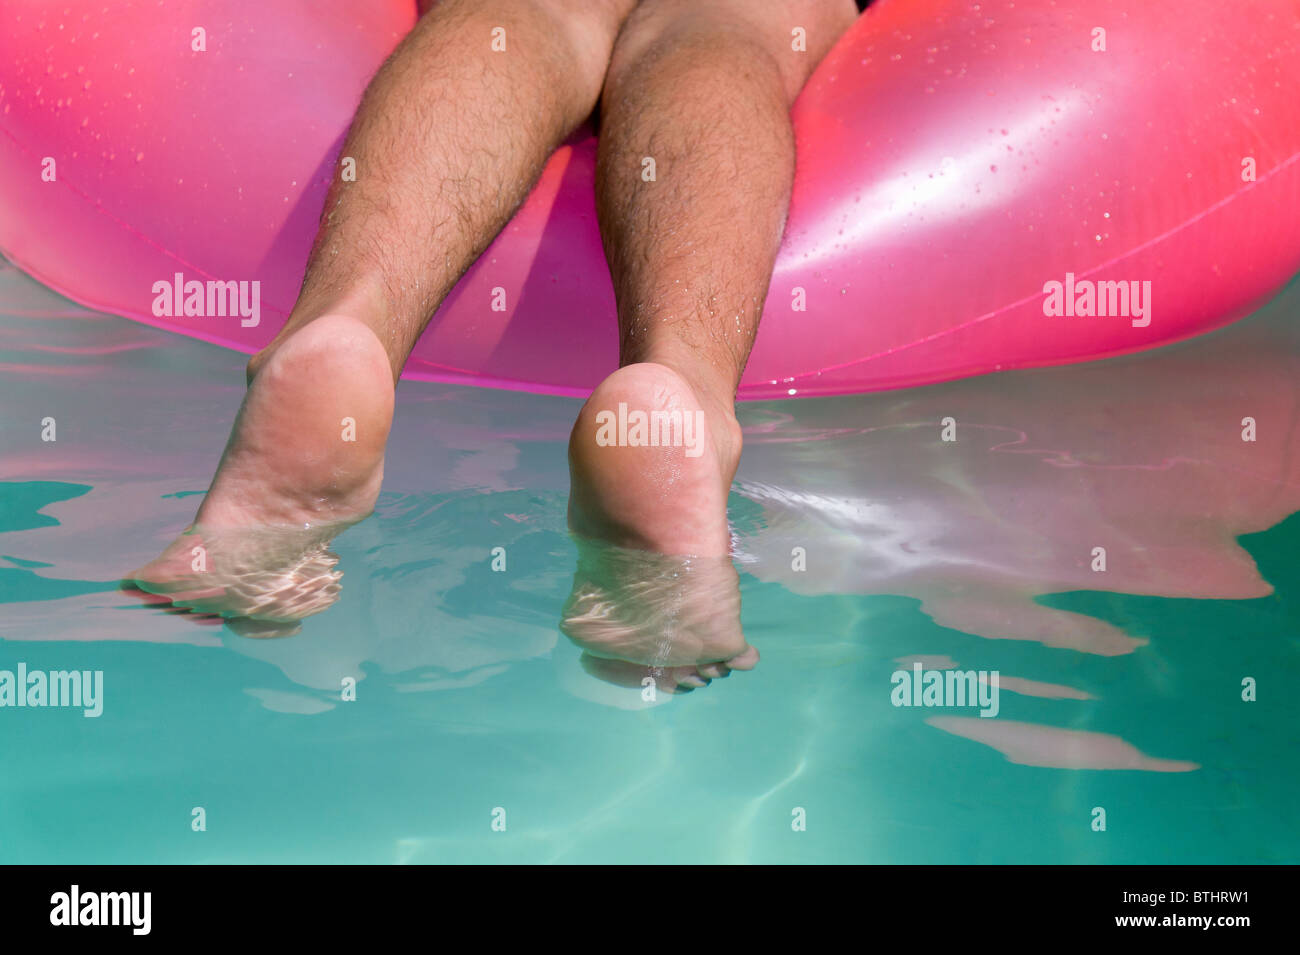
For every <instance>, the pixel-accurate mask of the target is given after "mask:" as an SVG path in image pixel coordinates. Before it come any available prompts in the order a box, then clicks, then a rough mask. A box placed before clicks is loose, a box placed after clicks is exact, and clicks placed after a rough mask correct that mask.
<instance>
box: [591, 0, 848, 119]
mask: <svg viewBox="0 0 1300 955" xmlns="http://www.w3.org/2000/svg"><path fill="white" fill-rule="evenodd" d="M857 12H858V11H857V6H856V4H855V3H854V0H764V2H761V3H759V2H755V0H711V2H709V3H701V2H699V0H641V2H640V3H639V5H638V6H637V8H636V10H635V11H633V13H632V14H631V15H630V16H629V17H627V19H626V21H625V22H624V24H623V29H622V31H621V32H620V33H619V35H618V40H617V43H616V44H615V47H614V53H613V57H612V61H611V64H610V72H611V77H612V76H613V75H615V74H617V73H626V72H628V71H629V70H634V69H636V67H637V66H638V65H643V64H644V63H645V62H646V61H647V59H658V58H661V57H663V56H666V55H670V54H672V53H673V51H674V50H678V51H680V52H681V53H682V55H683V57H684V58H687V59H689V57H690V56H691V55H692V53H695V54H700V55H703V56H705V57H709V54H710V53H713V54H715V55H714V56H713V57H711V60H712V66H711V68H713V69H716V70H725V69H726V68H727V62H728V61H729V60H732V59H734V57H732V56H731V55H730V54H735V55H736V56H737V57H740V58H742V59H748V60H749V61H750V64H751V65H752V66H756V67H758V68H764V67H766V68H771V69H774V70H776V71H778V73H779V75H780V78H781V81H782V84H783V86H784V88H785V92H786V96H787V98H788V99H790V100H793V99H794V97H795V96H796V95H797V94H798V92H799V90H800V89H802V87H803V84H804V82H805V80H807V78H808V75H809V74H810V73H811V72H812V70H813V68H814V67H815V66H816V64H817V63H818V62H820V61H821V58H822V57H823V56H824V55H825V54H826V52H827V51H828V50H829V49H830V48H831V46H832V45H834V43H835V41H836V40H838V39H839V37H840V36H841V35H842V34H843V33H844V31H845V30H846V29H848V27H849V26H850V25H851V24H852V23H853V21H854V19H855V18H856V16H857Z"/></svg>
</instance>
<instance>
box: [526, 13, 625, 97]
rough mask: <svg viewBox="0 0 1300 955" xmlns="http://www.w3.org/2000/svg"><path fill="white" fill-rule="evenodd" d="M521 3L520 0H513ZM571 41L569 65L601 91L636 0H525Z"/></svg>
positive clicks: (597, 90)
mask: <svg viewBox="0 0 1300 955" xmlns="http://www.w3.org/2000/svg"><path fill="white" fill-rule="evenodd" d="M512 2H518V0H512ZM526 2H527V3H529V4H530V5H532V7H533V8H534V9H535V10H537V11H538V12H539V13H540V14H542V15H543V16H544V17H545V18H546V19H547V20H548V21H549V22H550V23H551V24H552V25H553V26H554V28H555V30H556V31H557V33H559V34H560V35H562V36H563V37H565V39H566V40H567V41H568V45H569V49H570V51H571V55H572V57H573V62H572V63H571V64H570V65H571V67H572V69H573V70H574V71H575V73H576V74H577V75H579V76H581V77H583V78H584V85H587V86H592V87H593V88H594V91H595V92H596V93H599V91H600V88H601V86H602V85H603V83H604V80H605V71H606V69H607V68H608V66H609V60H610V56H611V55H612V54H613V50H614V40H615V38H616V37H617V36H618V33H619V30H620V29H621V28H622V26H623V22H624V21H625V20H626V19H627V16H628V14H629V13H631V12H632V8H633V7H635V6H636V3H637V0H526Z"/></svg>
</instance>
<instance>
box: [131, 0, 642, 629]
mask: <svg viewBox="0 0 1300 955" xmlns="http://www.w3.org/2000/svg"><path fill="white" fill-rule="evenodd" d="M632 6H633V0H442V2H441V3H439V4H438V5H437V6H436V7H434V9H433V10H432V12H430V13H429V14H428V15H427V16H426V17H424V18H423V19H422V20H421V21H420V23H419V24H418V25H417V26H416V28H415V29H414V30H413V31H412V32H411V34H410V35H409V36H408V37H407V38H406V39H405V40H404V41H403V42H402V44H401V45H400V46H399V47H398V48H397V51H396V52H395V53H394V54H393V56H392V57H391V58H390V59H389V61H388V62H387V64H385V66H384V68H383V69H382V70H380V72H379V73H378V75H377V76H376V77H375V79H374V80H373V82H372V83H371V84H370V88H369V89H368V90H367V91H366V95H365V98H364V100H363V101H362V104H361V107H360V109H359V111H358V113H357V117H356V120H355V121H354V123H353V126H352V129H351V131H350V132H349V134H348V138H347V141H346V143H345V145H344V149H343V155H345V156H349V157H351V158H352V159H354V160H355V162H356V170H357V176H356V181H355V182H348V183H344V182H339V181H336V183H335V185H334V188H333V189H332V191H331V192H330V195H329V198H328V200H327V203H326V209H325V214H324V216H323V219H322V224H321V230H320V233H319V235H318V236H317V240H316V245H315V248H314V249H313V251H312V256H311V260H310V263H309V265H308V269H307V275H306V278H305V279H304V281H303V288H302V292H301V294H300V296H299V298H298V302H297V304H296V305H295V306H294V309H293V313H292V314H291V315H290V317H289V320H288V322H287V323H286V324H285V327H284V328H283V329H282V330H281V332H280V334H279V335H277V336H276V338H275V340H274V341H273V342H272V343H271V344H270V345H269V346H268V347H267V348H266V349H264V350H263V351H262V352H260V353H259V354H257V355H255V356H254V357H253V359H252V360H251V361H250V362H249V368H248V370H249V381H250V385H249V391H248V395H247V396H246V397H245V399H244V405H243V408H242V409H241V410H240V414H239V418H238V420H237V421H236V423H235V427H234V431H233V433H232V434H231V437H230V441H229V443H228V444H227V446H226V451H225V454H224V456H223V457H222V460H221V465H220V467H219V468H218V470H217V474H216V476H215V477H214V478H213V481H212V487H211V489H210V490H209V492H208V494H207V496H206V498H205V499H204V501H203V504H202V505H201V506H200V508H199V512H198V516H197V517H196V518H195V527H194V528H193V529H192V532H191V533H187V534H186V535H183V536H182V537H181V538H179V539H178V540H177V541H176V542H175V543H174V544H173V545H172V546H171V547H169V548H168V549H167V550H166V551H165V552H164V553H163V555H162V556H161V557H159V558H158V559H157V560H155V561H154V562H152V563H151V564H149V565H147V566H146V567H144V568H142V569H141V570H139V571H136V572H135V574H134V575H133V576H134V577H135V578H136V580H137V583H139V585H140V586H142V587H143V588H145V589H147V590H150V591H153V592H156V593H162V594H165V595H168V596H171V597H173V598H174V599H175V600H176V602H178V603H181V604H189V603H191V602H193V601H196V600H201V601H202V602H201V604H198V606H200V607H202V608H203V609H205V610H208V611H211V612H218V613H225V614H230V615H240V614H254V615H257V616H259V617H265V618H268V619H284V620H292V619H295V618H297V617H301V616H304V615H305V614H306V613H312V612H316V611H318V610H321V609H323V608H324V607H325V606H328V604H329V603H330V602H331V601H332V600H333V599H334V593H335V592H336V591H337V584H336V579H337V576H338V575H337V573H336V572H335V571H333V569H332V568H333V561H332V560H330V559H327V558H325V557H322V554H324V552H325V544H326V542H327V540H328V538H329V537H330V536H332V535H333V534H334V533H336V532H337V531H338V530H340V529H341V528H342V527H345V526H347V525H348V524H350V523H354V522H356V521H358V520H360V519H361V518H363V517H365V516H366V515H367V514H369V513H370V511H371V509H372V507H373V506H374V502H375V499H376V497H377V495H378V493H379V486H380V482H381V479H382V476H383V459H384V445H385V442H386V441H387V437H388V428H389V424H390V422H391V419H392V412H393V385H394V382H395V381H396V379H397V376H398V375H399V374H400V372H401V368H402V365H403V364H404V363H405V362H406V359H407V356H408V355H409V354H410V351H411V348H412V347H413V346H414V344H415V342H416V340H417V339H418V338H419V335H420V333H421V331H422V330H423V328H424V325H425V324H426V323H427V321H428V319H429V318H430V316H431V315H432V314H433V312H434V310H435V309H436V308H437V306H438V305H439V304H440V303H441V301H442V299H443V298H444V297H445V296H446V294H447V293H448V292H449V291H450V290H451V288H452V286H453V285H454V284H455V283H456V281H457V279H458V278H459V277H460V275H461V274H462V273H463V272H464V271H465V269H467V268H468V267H469V266H470V265H471V264H472V263H473V261H474V259H475V258H476V257H477V256H478V255H479V254H480V253H481V252H482V251H483V249H484V248H486V246H487V245H488V243H489V242H490V241H491V239H492V237H493V236H494V235H495V234H496V233H497V232H498V231H499V230H500V229H501V228H502V227H503V226H504V225H505V224H506V222H507V221H508V220H509V218H510V216H511V214H512V213H513V212H514V210H515V208H516V207H517V206H518V205H519V204H520V203H521V202H522V201H523V200H524V198H525V197H526V195H527V194H528V190H529V189H530V188H531V186H532V184H533V182H534V181H535V180H536V178H537V176H538V175H539V174H540V172H541V169H542V166H543V164H544V163H545V161H546V159H547V157H548V156H549V155H550V153H551V152H552V150H553V149H554V148H555V146H556V145H557V144H558V143H559V142H560V141H561V140H562V139H563V138H564V137H565V136H566V135H567V134H568V133H569V132H570V131H571V130H572V129H573V128H574V127H575V126H577V125H578V124H579V123H580V122H582V120H584V119H585V118H586V117H587V116H588V115H589V114H590V112H591V111H592V109H593V107H594V106H595V103H596V100H597V98H598V96H599V94H600V89H601V84H602V82H603V80H604V76H605V71H606V67H607V66H608V62H609V57H610V51H611V49H612V47H613V42H614V37H615V36H616V35H617V32H618V28H619V26H620V24H621V23H622V21H623V19H624V18H625V17H626V15H627V13H628V12H629V11H630V10H631V8H632ZM499 26H500V27H504V28H505V29H506V31H507V36H509V37H511V38H512V40H513V42H510V44H509V46H508V52H506V53H496V52H493V51H492V49H491V39H492V30H493V28H494V27H499ZM254 528H256V529H257V530H256V531H253V530H252V529H254ZM245 530H248V531H249V533H247V534H245V533H244V532H245ZM196 547H202V548H203V551H202V552H196V551H195V548H196Z"/></svg>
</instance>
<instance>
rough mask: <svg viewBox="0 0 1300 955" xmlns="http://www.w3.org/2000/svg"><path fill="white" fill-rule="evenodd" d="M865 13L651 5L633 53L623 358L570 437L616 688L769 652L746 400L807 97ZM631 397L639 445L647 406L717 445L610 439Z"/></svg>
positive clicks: (620, 179)
mask: <svg viewBox="0 0 1300 955" xmlns="http://www.w3.org/2000/svg"><path fill="white" fill-rule="evenodd" d="M856 15H857V10H856V8H855V5H854V3H853V0H764V2H762V3H758V2H754V0H713V2H710V3H697V2H694V0H643V2H642V4H641V5H640V6H639V7H638V8H637V10H636V12H634V13H633V14H632V16H631V17H630V18H629V19H628V21H627V23H626V24H625V25H624V28H623V32H622V33H621V34H620V35H619V39H618V42H617V44H616V45H615V49H614V58H613V60H612V61H611V63H610V70H609V74H608V76H607V77H606V82H605V91H604V94H603V98H602V101H601V103H602V114H603V115H602V124H601V130H600V154H599V160H598V168H597V186H596V187H597V198H598V208H599V211H600V222H601V232H602V235H603V237H604V242H605V254H606V257H607V258H608V259H609V264H610V269H611V271H612V273H613V278H614V290H615V293H616V296H617V300H618V320H619V336H620V365H621V366H622V367H620V368H619V370H618V371H616V372H614V373H613V374H612V375H610V376H609V377H608V378H607V379H605V381H604V382H603V383H601V384H600V385H599V386H598V387H597V388H596V390H595V392H593V394H592V396H591V398H590V399H589V400H588V402H587V404H586V405H585V406H584V407H583V409H582V411H581V413H580V414H579V416H578V421H577V423H576V424H575V425H574V430H573V435H572V437H571V439H570V443H569V463H570V471H571V475H572V493H571V494H570V497H569V518H570V523H571V525H572V527H573V529H574V530H575V531H576V532H577V533H578V534H579V535H580V536H582V537H586V538H590V539H592V541H590V542H587V543H585V544H583V545H582V547H580V552H581V553H583V554H584V556H583V557H581V558H580V560H579V565H578V572H577V573H576V574H575V577H574V588H573V596H572V597H571V598H570V601H569V605H568V607H566V616H565V620H564V623H563V625H562V626H563V629H564V632H565V633H566V634H568V635H569V636H570V638H572V639H573V640H574V642H575V643H577V644H578V645H579V646H580V647H582V648H583V649H584V650H585V651H586V654H585V655H584V658H583V659H584V662H585V663H586V664H587V665H588V669H589V670H590V671H591V672H593V673H596V674H597V675H599V676H602V677H603V678H605V679H608V680H611V681H613V682H620V683H626V684H628V685H630V686H638V685H640V686H644V685H645V682H644V681H645V680H646V678H647V677H648V678H649V679H650V680H652V681H653V684H654V685H655V686H657V687H658V688H659V689H660V690H665V691H667V692H676V691H678V690H679V689H690V688H692V687H699V686H703V685H705V684H706V683H707V682H708V681H710V680H712V679H714V678H716V677H720V676H726V675H727V674H728V673H730V671H731V670H735V669H751V668H752V667H753V666H754V665H755V664H756V663H757V662H758V652H757V650H755V649H754V648H753V647H751V646H749V645H748V643H746V641H745V637H744V634H743V633H742V630H741V626H740V599H739V598H740V592H739V579H738V577H737V574H736V570H735V567H734V566H733V565H732V563H731V561H730V558H729V550H730V535H729V533H728V527H727V494H728V492H729V490H730V487H731V480H732V478H733V477H734V476H735V472H736V465H737V463H738V461H739V458H740V444H741V437H740V427H739V425H738V424H737V423H736V417H735V410H734V400H735V395H736V387H737V385H738V384H739V382H740V375H741V372H742V371H743V370H744V367H745V361H746V359H747V358H748V357H749V349H750V346H751V345H752V344H753V342H754V335H755V333H756V332H757V329H758V320H759V316H760V315H761V314H762V311H763V300H764V298H765V297H766V295H767V287H768V283H769V281H770V280H771V275H772V265H773V262H774V260H775V258H776V252H777V246H778V245H779V243H780V239H781V231H782V227H783V225H784V223H785V215H786V208H787V204H788V200H789V194H790V184H791V180H792V178H793V174H794V137H793V134H792V131H791V128H790V119H789V109H790V105H791V103H792V102H793V100H794V97H795V96H796V95H797V94H798V92H799V90H800V89H801V88H802V86H803V84H804V81H805V80H806V79H807V78H808V75H809V74H810V73H811V72H812V70H813V68H814V67H815V66H816V65H817V62H818V61H819V60H820V59H821V57H822V56H823V55H824V54H825V53H826V51H827V50H829V49H830V47H831V46H832V45H833V44H834V42H835V41H836V40H837V39H838V38H839V37H840V35H841V34H842V33H843V32H844V30H845V29H847V28H848V26H849V25H850V24H851V23H852V22H853V20H854V18H855V16H856ZM797 27H802V28H803V31H804V33H805V35H806V38H807V49H806V51H799V50H796V49H794V44H793V42H792V41H793V39H794V31H795V28H797ZM650 161H653V180H652V181H650V176H649V170H650V168H651V167H650ZM620 405H622V406H624V411H625V412H626V420H627V422H628V425H629V427H628V432H627V435H628V440H627V443H628V444H629V445H630V444H632V443H633V430H632V423H633V419H632V417H631V416H632V415H633V414H634V413H636V412H643V413H646V414H647V416H649V415H650V414H652V413H654V412H668V413H670V415H671V413H672V412H678V413H680V414H681V415H682V417H681V418H678V419H676V421H677V422H681V423H682V424H683V425H684V424H685V422H686V421H687V420H688V418H689V419H690V420H692V421H694V420H697V419H702V421H703V424H704V426H703V435H702V437H703V440H702V441H700V442H698V443H697V442H696V441H695V440H694V439H695V438H697V437H699V436H698V435H696V434H695V432H694V431H693V430H692V431H690V432H687V431H686V430H685V429H684V428H683V429H682V430H681V431H679V432H678V435H679V436H680V437H681V438H682V442H681V444H682V446H680V447H671V446H669V447H664V446H662V444H663V439H664V438H665V436H667V437H669V438H671V437H672V435H671V434H667V435H666V434H665V430H664V429H663V428H662V427H660V428H656V426H655V425H654V424H653V423H652V424H651V425H650V428H649V430H650V431H652V432H654V431H658V434H657V435H655V437H658V438H659V439H660V442H661V446H659V447H644V446H641V447H631V446H628V447H621V446H618V445H617V443H616V444H615V445H613V446H611V445H610V444H609V439H610V438H611V437H613V436H614V435H612V434H611V432H610V431H609V430H608V424H609V421H610V420H611V417H612V419H613V420H614V421H617V420H618V419H619V417H620ZM602 413H604V414H602ZM602 419H603V420H604V422H605V424H606V426H607V430H606V431H605V433H604V435H603V437H602V436H601V435H600V432H599V429H600V427H601V423H602ZM649 420H650V421H651V422H653V421H654V419H652V418H651V419H649ZM659 420H660V422H661V423H662V422H663V421H665V420H667V421H668V422H669V424H668V428H667V431H669V432H671V430H672V428H673V426H674V424H675V422H674V419H673V418H672V417H668V418H667V419H665V418H662V417H661V418H660V419H659ZM619 437H621V436H619ZM644 437H645V435H642V436H641V439H642V440H644ZM692 445H693V446H692ZM608 544H614V545H617V546H615V547H612V548H611V547H607V546H606V545H608ZM602 548H603V553H602ZM638 551H642V552H647V551H650V552H654V551H657V552H659V553H658V554H654V553H641V554H640V555H639V556H638ZM661 555H664V556H661ZM668 555H694V556H692V557H689V558H686V557H682V556H668Z"/></svg>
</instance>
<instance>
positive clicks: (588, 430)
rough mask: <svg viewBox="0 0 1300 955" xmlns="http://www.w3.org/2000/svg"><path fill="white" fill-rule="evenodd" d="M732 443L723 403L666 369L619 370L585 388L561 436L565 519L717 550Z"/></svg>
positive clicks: (651, 545)
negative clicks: (567, 488) (569, 429)
mask: <svg viewBox="0 0 1300 955" xmlns="http://www.w3.org/2000/svg"><path fill="white" fill-rule="evenodd" d="M638 416H641V417H639V418H638ZM638 422H644V426H643V427H640V428H638ZM740 446H741V435H740V425H739V424H737V422H736V418H735V415H734V413H733V412H732V411H731V408H730V407H729V406H726V405H724V404H723V403H722V402H721V401H717V400H710V399H709V397H708V396H707V395H704V394H700V393H697V391H696V390H695V389H693V388H692V387H691V385H690V384H688V383H687V381H686V379H685V378H683V377H682V376H681V375H680V374H678V373H677V372H676V371H674V370H673V369H671V368H669V367H667V366H666V365H659V364H654V363H651V362H643V363H639V364H634V365H627V366H625V367H623V368H620V369H619V370H618V371H616V372H614V373H613V374H612V375H610V376H609V377H608V378H606V379H605V380H604V381H603V382H601V383H600V384H599V385H598V386H597V387H596V390H595V391H593V392H592V394H591V397H590V398H589V399H587V403H586V404H585V405H583V407H582V411H581V412H580V413H579V414H578V420H577V422H576V423H575V424H574V426H573V433H572V435H571V436H570V438H569V475H570V479H571V482H570V483H571V492H570V495H569V525H570V527H571V528H572V529H573V530H574V532H575V533H577V534H579V535H581V536H583V537H586V538H589V539H593V540H602V541H607V542H609V543H611V544H617V545H619V546H622V547H630V548H637V549H640V550H649V551H656V552H658V553H661V554H690V555H693V556H697V557H724V556H726V555H728V554H729V553H730V552H731V534H730V531H729V530H728V527H727V495H728V494H729V493H730V491H731V481H732V478H733V477H735V474H736V466H737V464H738V463H739V462H740Z"/></svg>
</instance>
